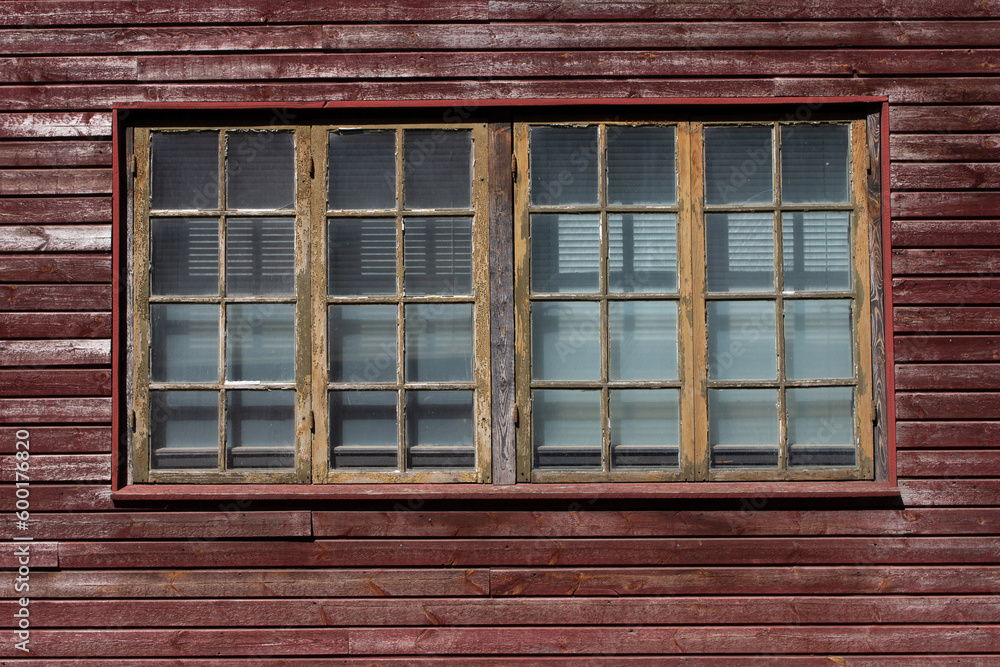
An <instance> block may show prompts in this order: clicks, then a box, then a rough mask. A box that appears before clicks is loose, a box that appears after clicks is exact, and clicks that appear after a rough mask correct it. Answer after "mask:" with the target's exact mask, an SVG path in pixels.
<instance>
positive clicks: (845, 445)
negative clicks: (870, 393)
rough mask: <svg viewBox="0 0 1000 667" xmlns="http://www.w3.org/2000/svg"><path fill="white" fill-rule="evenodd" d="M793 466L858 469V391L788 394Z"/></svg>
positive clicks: (829, 389) (795, 391)
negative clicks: (856, 446) (855, 462)
mask: <svg viewBox="0 0 1000 667" xmlns="http://www.w3.org/2000/svg"><path fill="white" fill-rule="evenodd" d="M785 408H786V409H787V410H788V445H789V447H788V465H789V466H853V465H854V454H855V448H854V387H808V388H796V389H788V390H787V391H786V392H785Z"/></svg>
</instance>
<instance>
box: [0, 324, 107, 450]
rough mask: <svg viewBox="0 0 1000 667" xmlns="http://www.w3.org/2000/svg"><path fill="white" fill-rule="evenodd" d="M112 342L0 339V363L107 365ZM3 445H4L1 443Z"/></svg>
mask: <svg viewBox="0 0 1000 667" xmlns="http://www.w3.org/2000/svg"><path fill="white" fill-rule="evenodd" d="M110 363H111V341H110V340H107V339H103V340H102V339H98V340H88V339H85V338H78V339H65V340H0V366H32V367H36V368H37V367H40V366H94V365H103V366H108V365H110ZM0 446H2V445H0Z"/></svg>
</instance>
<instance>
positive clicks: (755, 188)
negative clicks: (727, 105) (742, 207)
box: [705, 126, 774, 205]
mask: <svg viewBox="0 0 1000 667" xmlns="http://www.w3.org/2000/svg"><path fill="white" fill-rule="evenodd" d="M773 164H774V161H773V152H772V146H771V127H770V126H763V127H707V128H705V197H706V199H707V200H708V203H709V205H713V204H769V203H771V202H772V201H774V189H773V185H772V184H773V181H774V177H773V176H774V174H773V171H774V170H773Z"/></svg>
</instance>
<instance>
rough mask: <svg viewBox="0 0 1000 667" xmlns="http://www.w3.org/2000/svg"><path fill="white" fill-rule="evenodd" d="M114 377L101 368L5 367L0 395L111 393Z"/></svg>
mask: <svg viewBox="0 0 1000 667" xmlns="http://www.w3.org/2000/svg"><path fill="white" fill-rule="evenodd" d="M111 381H112V377H111V371H110V370H101V369H86V370H78V369H73V370H63V369H59V370H51V369H41V370H39V369H34V368H31V369H28V368H19V369H14V370H9V369H2V370H0V396H11V397H17V396H21V397H25V396H110V395H111Z"/></svg>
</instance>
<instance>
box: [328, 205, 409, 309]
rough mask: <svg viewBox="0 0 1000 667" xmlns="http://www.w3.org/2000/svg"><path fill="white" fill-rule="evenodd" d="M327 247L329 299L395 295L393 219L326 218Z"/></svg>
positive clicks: (394, 231) (394, 221)
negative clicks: (327, 227)
mask: <svg viewBox="0 0 1000 667" xmlns="http://www.w3.org/2000/svg"><path fill="white" fill-rule="evenodd" d="M327 244H328V246H327V256H328V258H329V261H328V264H327V271H328V272H329V273H328V276H329V281H328V282H329V286H328V288H327V289H328V290H329V293H330V294H331V295H333V296H372V295H378V294H395V293H396V220H395V218H362V219H358V218H330V223H329V237H328V241H327Z"/></svg>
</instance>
